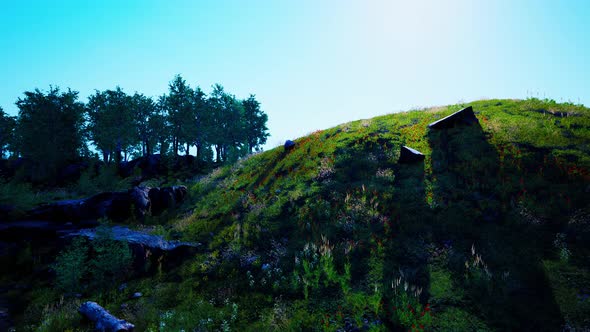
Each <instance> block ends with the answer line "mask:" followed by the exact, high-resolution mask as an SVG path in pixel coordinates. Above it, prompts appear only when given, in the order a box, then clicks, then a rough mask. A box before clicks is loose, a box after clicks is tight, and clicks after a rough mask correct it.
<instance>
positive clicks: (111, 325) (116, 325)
mask: <svg viewBox="0 0 590 332" xmlns="http://www.w3.org/2000/svg"><path fill="white" fill-rule="evenodd" d="M78 311H79V312H80V314H82V316H84V317H86V318H88V319H89V320H91V321H92V322H94V324H95V329H96V330H97V331H105V332H121V331H133V329H134V328H135V325H133V324H131V323H129V322H127V321H125V320H122V319H118V318H117V317H115V316H113V315H111V314H110V313H109V312H108V311H106V310H105V309H104V308H103V307H101V306H100V305H98V303H96V302H92V301H88V302H85V303H83V304H82V305H81V306H80V309H78Z"/></svg>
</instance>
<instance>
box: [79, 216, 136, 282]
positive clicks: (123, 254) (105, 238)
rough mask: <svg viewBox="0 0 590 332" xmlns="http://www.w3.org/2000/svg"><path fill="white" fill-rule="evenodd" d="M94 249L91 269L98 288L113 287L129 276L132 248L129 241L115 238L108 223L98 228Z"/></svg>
mask: <svg viewBox="0 0 590 332" xmlns="http://www.w3.org/2000/svg"><path fill="white" fill-rule="evenodd" d="M92 249H93V255H92V258H91V260H90V262H89V271H90V273H91V274H92V279H91V280H92V282H91V283H92V284H93V285H95V286H96V287H98V288H107V287H111V286H112V285H115V284H116V282H118V281H121V280H122V279H123V278H124V277H126V276H127V274H128V272H129V268H130V266H131V262H132V256H131V250H130V249H129V247H128V246H127V243H124V242H121V241H117V240H115V239H113V234H112V230H111V228H110V227H109V225H108V224H107V223H102V224H101V225H100V226H98V227H97V228H96V238H95V239H94V241H93V243H92Z"/></svg>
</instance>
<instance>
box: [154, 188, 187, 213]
mask: <svg viewBox="0 0 590 332" xmlns="http://www.w3.org/2000/svg"><path fill="white" fill-rule="evenodd" d="M187 194H188V190H187V189H186V187H185V186H172V187H165V188H151V189H150V190H149V192H148V196H149V199H150V202H151V209H152V210H151V213H152V215H153V216H157V215H160V214H161V213H162V212H164V210H166V209H169V208H176V207H177V206H178V205H179V204H180V203H181V202H183V201H184V199H185V197H186V195H187Z"/></svg>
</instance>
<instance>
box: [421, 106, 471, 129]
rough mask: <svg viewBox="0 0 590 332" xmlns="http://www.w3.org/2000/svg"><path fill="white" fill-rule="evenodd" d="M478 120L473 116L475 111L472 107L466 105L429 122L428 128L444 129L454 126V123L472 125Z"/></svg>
mask: <svg viewBox="0 0 590 332" xmlns="http://www.w3.org/2000/svg"><path fill="white" fill-rule="evenodd" d="M478 122H479V121H478V120H477V118H476V117H475V113H473V108H472V107H471V106H468V107H465V108H464V109H462V110H460V111H457V112H455V113H453V114H451V115H449V116H447V117H444V118H442V119H440V120H438V121H435V122H433V123H431V124H429V125H428V128H431V129H445V128H452V127H455V126H456V125H473V124H475V123H478Z"/></svg>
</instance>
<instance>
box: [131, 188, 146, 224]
mask: <svg viewBox="0 0 590 332" xmlns="http://www.w3.org/2000/svg"><path fill="white" fill-rule="evenodd" d="M149 191H150V188H147V187H133V189H131V190H130V192H129V195H131V202H132V203H133V206H134V212H135V216H136V217H138V218H139V219H143V218H144V217H145V215H146V214H148V213H150V209H151V202H150V197H149Z"/></svg>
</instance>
